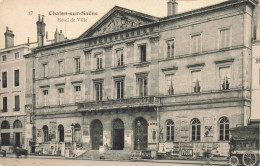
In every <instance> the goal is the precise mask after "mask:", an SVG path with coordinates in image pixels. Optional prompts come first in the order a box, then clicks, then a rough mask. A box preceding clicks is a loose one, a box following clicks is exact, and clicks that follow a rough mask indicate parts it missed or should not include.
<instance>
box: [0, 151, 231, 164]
mask: <svg viewBox="0 0 260 166" xmlns="http://www.w3.org/2000/svg"><path fill="white" fill-rule="evenodd" d="M0 158H3V157H2V155H1V156H0ZM6 158H16V155H15V154H13V153H12V154H10V153H9V154H7V155H6ZM20 158H30V159H59V160H84V159H76V158H65V157H63V156H51V155H47V156H45V155H27V156H24V155H22V156H20ZM0 160H1V159H0ZM92 161H100V160H92ZM102 161H116V160H109V159H105V160H102ZM122 162H146V163H154V164H155V163H162V164H163V163H164V164H177V165H178V164H187V165H221V166H228V165H229V164H228V160H217V161H216V160H213V161H210V160H204V161H202V160H164V159H163V160H154V159H152V160H150V159H141V160H123V161H122Z"/></svg>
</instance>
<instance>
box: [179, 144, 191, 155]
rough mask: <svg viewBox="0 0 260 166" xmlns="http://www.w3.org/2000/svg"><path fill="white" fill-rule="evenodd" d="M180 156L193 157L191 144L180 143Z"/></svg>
mask: <svg viewBox="0 0 260 166" xmlns="http://www.w3.org/2000/svg"><path fill="white" fill-rule="evenodd" d="M180 155H181V156H183V157H184V156H193V144H192V143H180Z"/></svg>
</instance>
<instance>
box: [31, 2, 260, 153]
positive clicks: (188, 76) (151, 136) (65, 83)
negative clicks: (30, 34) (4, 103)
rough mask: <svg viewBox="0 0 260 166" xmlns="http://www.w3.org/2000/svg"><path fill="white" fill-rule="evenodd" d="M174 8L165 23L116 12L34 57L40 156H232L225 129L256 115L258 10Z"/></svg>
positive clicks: (241, 6)
mask: <svg viewBox="0 0 260 166" xmlns="http://www.w3.org/2000/svg"><path fill="white" fill-rule="evenodd" d="M177 5H178V4H177V2H176V1H174V0H170V1H169V2H168V16H167V17H163V18H158V17H154V16H150V15H147V14H144V13H139V12H136V11H133V10H129V9H125V8H122V7H118V6H115V7H114V8H112V9H111V10H110V11H109V12H108V13H107V14H106V15H104V16H103V17H102V18H101V19H100V20H99V21H97V22H96V23H95V24H94V25H93V26H92V27H90V28H89V29H88V30H87V31H86V32H84V33H83V34H82V35H81V36H80V37H78V38H76V39H73V40H66V41H60V42H56V43H53V44H50V45H43V46H42V47H37V48H35V49H33V53H32V54H30V55H28V56H27V58H28V59H32V62H33V63H34V67H33V68H34V69H35V81H34V90H35V91H34V92H35V97H36V98H35V100H36V108H35V116H34V120H35V126H36V151H41V152H42V153H44V154H58V155H65V149H72V150H74V152H76V151H75V150H78V149H80V150H85V151H86V152H85V153H84V154H83V155H82V157H83V158H95V157H97V156H98V150H99V149H100V147H106V148H107V149H109V150H108V151H107V152H106V153H107V156H108V157H110V158H129V155H130V152H133V151H141V150H143V151H146V150H148V151H152V153H151V155H153V154H154V152H156V151H158V152H159V153H161V154H164V153H165V154H167V155H168V156H169V157H196V156H201V155H203V151H205V149H211V150H212V151H213V153H214V154H215V155H219V156H227V155H228V151H229V144H228V142H229V139H230V137H231V136H230V134H229V129H230V128H233V127H236V126H246V125H247V124H248V123H249V121H250V116H251V103H252V102H251V97H252V93H251V87H252V84H251V83H252V82H251V80H252V44H253V43H252V37H253V36H254V34H253V32H255V31H257V30H258V29H259V27H257V26H253V24H252V22H254V20H255V17H256V15H255V14H253V13H257V12H255V11H256V10H257V9H259V6H258V1H257V0H229V1H225V2H222V3H219V4H215V5H212V6H207V7H203V8H200V9H196V10H192V11H188V12H184V13H177V7H178V6H177ZM37 25H38V24H37ZM40 26H41V25H40ZM258 26H259V25H258ZM258 33H259V32H258ZM43 34H44V33H43ZM254 45H257V42H255V43H254ZM256 53H257V51H256ZM258 85H259V84H258Z"/></svg>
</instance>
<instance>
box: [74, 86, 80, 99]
mask: <svg viewBox="0 0 260 166" xmlns="http://www.w3.org/2000/svg"><path fill="white" fill-rule="evenodd" d="M77 89H79V90H77ZM81 93H82V92H81V86H80V85H75V86H74V102H75V103H76V102H79V101H81V96H82V95H81ZM77 96H79V97H77Z"/></svg>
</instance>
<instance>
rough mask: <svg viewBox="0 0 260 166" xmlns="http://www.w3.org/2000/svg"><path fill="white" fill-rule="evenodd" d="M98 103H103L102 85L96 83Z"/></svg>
mask: <svg viewBox="0 0 260 166" xmlns="http://www.w3.org/2000/svg"><path fill="white" fill-rule="evenodd" d="M95 90H96V101H102V83H101V82H99V83H95Z"/></svg>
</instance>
